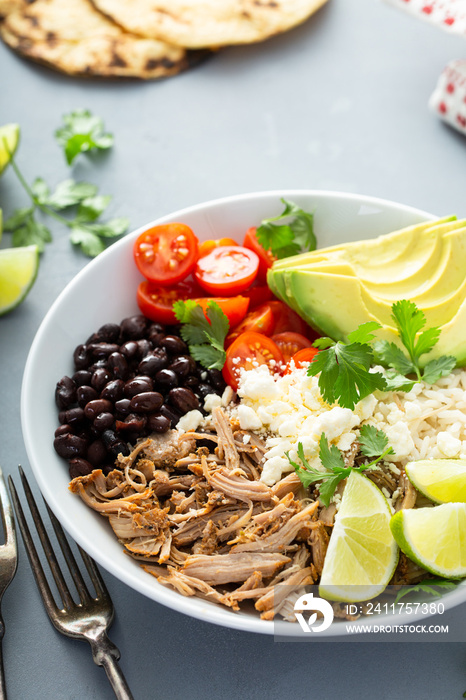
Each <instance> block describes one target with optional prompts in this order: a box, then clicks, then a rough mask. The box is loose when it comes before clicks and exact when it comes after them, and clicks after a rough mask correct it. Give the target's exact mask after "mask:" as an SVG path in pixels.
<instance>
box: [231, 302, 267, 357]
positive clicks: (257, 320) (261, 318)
mask: <svg viewBox="0 0 466 700" xmlns="http://www.w3.org/2000/svg"><path fill="white" fill-rule="evenodd" d="M274 326H275V320H274V317H273V313H272V310H271V308H270V306H269V305H268V304H263V305H262V306H258V307H257V309H254V311H250V312H249V313H248V314H246V316H245V318H244V319H243V320H242V321H241V323H239V324H238V325H237V326H235V327H234V328H233V330H231V331H230V332H229V333H228V335H227V337H226V339H225V347H226V348H228V347H229V346H230V345H231V344H232V343H233V341H234V340H236V338H237V337H238V336H240V335H241V333H245V332H246V331H254V332H255V333H263V334H264V335H271V334H272V333H273V329H274Z"/></svg>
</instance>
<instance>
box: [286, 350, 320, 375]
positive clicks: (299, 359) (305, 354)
mask: <svg viewBox="0 0 466 700" xmlns="http://www.w3.org/2000/svg"><path fill="white" fill-rule="evenodd" d="M318 352H319V351H318V350H317V348H303V349H302V350H298V352H297V353H296V354H295V355H293V357H292V358H291V360H293V363H294V366H295V367H298V368H299V367H304V365H306V364H308V363H309V362H312V360H313V359H314V357H315V356H316V355H317V353H318ZM291 360H290V361H289V362H288V364H287V366H286V370H285V374H290V372H291V367H290V364H291Z"/></svg>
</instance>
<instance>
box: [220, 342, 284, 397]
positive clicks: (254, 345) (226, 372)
mask: <svg viewBox="0 0 466 700" xmlns="http://www.w3.org/2000/svg"><path fill="white" fill-rule="evenodd" d="M257 364H259V365H268V366H269V367H270V369H272V370H274V371H276V369H277V364H278V365H281V364H283V355H282V354H281V352H280V350H279V348H278V347H277V345H276V344H275V343H274V342H273V340H271V339H270V338H267V336H266V335H262V333H254V332H253V331H247V332H246V333H242V334H241V335H240V336H238V338H236V340H235V341H234V342H233V343H232V344H231V345H230V347H229V348H228V349H227V356H226V360H225V365H224V367H223V370H222V372H223V378H224V380H225V381H226V382H227V384H229V385H230V386H231V387H232V388H233V389H234V390H235V391H236V390H237V388H238V379H239V377H238V375H239V371H240V370H241V369H245V370H248V369H253V368H254V367H256V366H257Z"/></svg>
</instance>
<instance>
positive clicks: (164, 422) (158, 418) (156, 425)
mask: <svg viewBox="0 0 466 700" xmlns="http://www.w3.org/2000/svg"><path fill="white" fill-rule="evenodd" d="M177 422H178V418H177ZM170 426H171V420H170V418H167V416H164V415H162V414H161V413H153V414H152V415H151V416H149V417H148V418H147V428H148V430H149V431H150V432H155V433H166V432H167V430H168V429H169V428H170Z"/></svg>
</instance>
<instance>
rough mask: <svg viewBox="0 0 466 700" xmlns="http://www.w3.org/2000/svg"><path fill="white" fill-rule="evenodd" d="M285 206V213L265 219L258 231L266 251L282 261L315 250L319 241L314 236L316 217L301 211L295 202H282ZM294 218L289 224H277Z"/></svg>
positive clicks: (257, 233)
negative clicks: (276, 222)
mask: <svg viewBox="0 0 466 700" xmlns="http://www.w3.org/2000/svg"><path fill="white" fill-rule="evenodd" d="M281 201H282V202H283V204H284V205H285V209H284V211H283V212H282V213H281V214H279V215H278V216H275V217H272V218H270V219H264V220H263V221H262V223H261V225H260V226H258V228H257V230H256V238H257V240H258V242H259V243H260V244H261V246H262V247H263V248H264V249H265V250H270V252H271V253H272V255H274V256H275V257H276V258H278V259H279V260H281V259H282V258H287V257H289V256H291V255H296V254H298V253H304V252H306V251H309V250H315V248H316V245H317V241H316V237H315V234H314V217H313V214H311V213H310V212H306V211H304V210H303V209H301V208H300V207H299V206H298V205H297V204H295V203H294V202H290V201H288V200H286V199H283V198H282V200H281ZM289 217H293V219H292V221H291V222H290V223H289V224H281V223H280V224H275V223H274V222H275V221H281V220H282V219H286V218H289Z"/></svg>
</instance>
